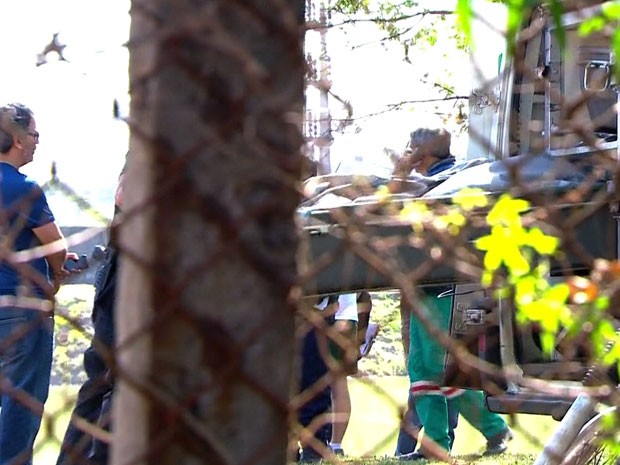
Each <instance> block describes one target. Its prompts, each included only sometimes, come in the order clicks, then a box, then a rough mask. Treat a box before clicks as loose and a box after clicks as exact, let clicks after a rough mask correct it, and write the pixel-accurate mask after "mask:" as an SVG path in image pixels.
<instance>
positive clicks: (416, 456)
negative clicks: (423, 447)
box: [398, 452, 426, 461]
mask: <svg viewBox="0 0 620 465" xmlns="http://www.w3.org/2000/svg"><path fill="white" fill-rule="evenodd" d="M398 460H402V461H413V460H426V456H425V455H424V454H423V453H422V452H410V453H408V454H403V455H399V456H398Z"/></svg>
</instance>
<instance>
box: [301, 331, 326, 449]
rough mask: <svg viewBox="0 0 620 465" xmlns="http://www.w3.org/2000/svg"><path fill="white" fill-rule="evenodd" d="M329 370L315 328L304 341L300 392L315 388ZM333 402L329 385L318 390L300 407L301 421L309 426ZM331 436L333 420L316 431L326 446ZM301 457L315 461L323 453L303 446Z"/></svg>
mask: <svg viewBox="0 0 620 465" xmlns="http://www.w3.org/2000/svg"><path fill="white" fill-rule="evenodd" d="M327 371H328V369H327V365H326V364H325V360H323V357H322V356H321V353H320V350H319V345H318V339H317V331H316V330H315V329H313V330H312V331H309V332H308V333H307V334H306V336H305V337H304V340H303V341H302V347H301V380H300V385H299V389H300V392H304V391H305V390H307V389H313V385H314V384H315V383H316V382H317V381H318V380H320V379H321V378H323V376H325V375H326V374H327ZM331 403H332V401H331V388H330V387H329V385H328V386H327V387H325V388H324V389H322V390H319V391H318V392H316V393H315V395H314V396H313V397H312V398H311V399H310V400H308V402H306V403H305V404H304V405H302V406H301V407H300V409H299V412H298V421H299V423H300V424H301V425H302V426H304V427H307V426H309V425H310V423H311V422H312V420H314V419H315V418H317V417H318V416H319V415H328V414H329V412H330V410H331ZM331 436H332V424H331V421H329V422H326V423H325V424H323V425H321V426H320V427H319V428H318V429H316V431H315V432H314V437H315V438H316V439H317V440H318V441H319V442H321V443H323V444H325V445H326V446H327V444H329V441H330V439H331ZM300 458H301V459H302V460H304V461H315V460H320V459H321V458H322V455H321V454H320V453H319V452H318V451H316V450H315V449H314V448H313V447H311V446H303V447H302V451H301V457H300Z"/></svg>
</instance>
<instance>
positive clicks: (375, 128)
mask: <svg viewBox="0 0 620 465" xmlns="http://www.w3.org/2000/svg"><path fill="white" fill-rule="evenodd" d="M454 3H455V0H433V1H432V2H431V1H429V2H428V4H429V8H431V7H432V8H434V9H440V8H441V9H450V8H453V7H454ZM129 8H130V1H129V0H114V1H110V0H89V1H85V0H19V1H17V0H10V1H9V0H3V1H1V2H0V17H2V19H3V27H1V28H0V41H1V42H0V43H1V44H2V47H0V59H1V63H2V71H3V72H2V78H1V81H0V101H1V102H14V101H19V102H22V103H24V104H26V105H28V106H29V107H31V108H32V109H33V111H34V112H35V117H36V120H37V126H38V130H39V132H40V133H41V139H40V143H39V146H38V148H37V152H36V154H35V160H34V162H33V163H31V164H30V165H29V166H27V167H26V168H25V171H26V172H27V173H28V174H30V175H31V176H33V177H34V178H35V179H36V180H37V181H39V182H40V183H43V182H45V181H47V180H48V179H49V177H50V166H51V163H52V162H53V161H55V162H56V163H57V167H58V176H59V177H60V179H61V180H62V181H64V182H66V183H67V184H69V185H70V186H71V187H72V188H74V189H75V190H76V191H77V192H78V194H80V195H81V196H84V197H85V198H87V199H88V200H89V201H90V202H91V203H93V204H94V206H95V207H96V208H97V209H99V210H101V211H104V212H109V211H110V205H111V203H112V194H113V190H114V187H115V183H116V178H117V175H118V173H119V171H120V168H121V167H122V164H123V162H124V156H125V153H126V152H127V146H128V129H127V126H126V124H125V123H124V122H123V121H122V120H118V119H114V117H113V102H114V100H115V99H116V100H117V101H118V102H119V103H120V110H121V113H122V114H123V115H126V114H127V112H128V108H129V103H128V102H129V98H128V93H127V88H128V50H127V48H126V46H125V44H126V42H127V40H128V37H129V26H130V17H129V14H128V12H129ZM332 20H333V22H335V23H337V22H338V18H332ZM54 33H58V34H59V36H58V38H59V40H60V42H61V43H62V44H64V45H66V48H65V49H64V55H65V57H66V58H67V60H68V61H58V59H57V56H56V54H54V53H51V54H49V55H48V62H47V63H46V64H43V65H41V66H37V55H38V54H40V53H41V52H42V50H43V48H44V47H45V45H46V44H48V43H49V42H50V40H51V39H52V36H53V34H54ZM384 35H385V32H379V31H378V29H377V28H376V26H375V25H373V24H371V23H368V22H366V23H360V24H356V25H355V27H348V28H346V29H344V30H338V29H331V30H330V31H329V33H328V35H327V53H328V55H329V56H330V58H331V64H332V69H331V78H332V82H333V91H334V92H335V93H336V94H337V95H339V96H340V97H342V98H343V99H345V100H347V101H349V102H351V104H352V107H353V111H354V115H353V116H354V118H355V121H354V124H352V125H350V126H348V127H347V128H346V129H345V131H343V132H336V133H334V142H333V144H332V146H331V148H330V156H331V158H332V163H331V166H332V170H333V171H338V172H362V173H367V174H371V173H372V174H378V175H387V174H388V173H389V171H390V170H391V167H392V166H391V163H390V161H389V159H388V158H387V157H386V156H385V154H384V151H383V149H384V147H390V148H394V149H397V150H401V149H402V148H403V147H404V144H405V142H406V140H407V137H408V134H409V132H410V131H412V130H413V129H415V128H416V127H417V126H420V125H424V124H435V125H436V124H442V123H445V124H447V125H448V127H449V129H450V130H452V132H453V134H454V136H455V137H454V139H453V153H454V154H455V155H457V156H459V155H464V154H465V152H466V150H467V149H466V144H467V137H466V134H461V135H460V136H459V135H458V125H456V124H455V123H454V120H453V119H450V118H448V119H446V117H447V115H449V113H450V112H452V113H456V106H455V102H454V101H451V102H447V103H444V104H432V103H431V104H423V103H411V104H408V105H406V106H405V107H404V109H403V110H400V111H387V112H386V111H385V110H386V108H387V106H389V105H391V104H395V103H400V102H410V101H415V100H420V99H432V98H439V97H441V96H442V95H443V94H441V93H440V92H439V91H438V89H437V87H436V86H433V83H434V82H436V81H438V80H439V81H441V82H449V83H454V84H455V89H454V90H455V93H456V94H457V95H464V96H467V95H469V92H470V90H471V69H472V67H471V65H470V63H469V59H468V58H467V56H466V54H465V53H462V52H461V53H459V52H456V51H455V48H454V42H453V40H452V38H451V37H450V36H451V35H452V34H451V31H450V29H449V28H448V26H446V30H445V31H439V33H438V41H437V43H436V44H435V45H434V46H427V47H425V48H421V49H417V48H416V49H412V50H411V52H410V58H411V59H410V62H409V63H407V62H405V60H404V59H403V49H402V46H401V45H399V44H397V43H388V44H387V45H386V44H382V43H381V42H380V39H381V38H382V37H383V36H384ZM313 40H314V41H315V43H316V36H314V37H312V34H311V33H309V34H308V41H309V43H310V46H312V45H311V43H312V41H313ZM481 42H482V44H483V45H484V42H485V41H481ZM486 42H490V41H486ZM491 42H492V41H491ZM477 56H479V57H484V56H486V55H485V54H484V53H483V52H481V53H477ZM489 56H490V62H491V63H494V62H496V61H497V59H496V57H495V56H494V55H493V54H491V55H489ZM461 102H462V103H463V104H464V108H465V111H466V110H467V101H466V100H464V101H461ZM310 103H312V102H310ZM330 106H331V109H332V113H333V115H334V117H335V118H338V117H339V116H343V111H342V106H341V104H340V103H338V102H337V101H336V100H334V99H330ZM56 215H57V216H59V217H61V216H62V212H60V211H56ZM60 219H61V222H62V218H60Z"/></svg>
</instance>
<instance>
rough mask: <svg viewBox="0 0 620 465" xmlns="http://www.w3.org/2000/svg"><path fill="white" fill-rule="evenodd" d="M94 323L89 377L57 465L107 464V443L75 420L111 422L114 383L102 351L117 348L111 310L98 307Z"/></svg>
mask: <svg viewBox="0 0 620 465" xmlns="http://www.w3.org/2000/svg"><path fill="white" fill-rule="evenodd" d="M94 325H95V335H94V337H93V343H92V345H91V346H90V347H89V348H88V349H86V351H85V352H84V370H85V371H86V377H87V379H86V381H85V382H84V384H83V385H82V387H81V388H80V390H79V392H78V397H77V401H76V405H75V408H74V410H73V413H72V415H71V422H70V423H69V426H68V427H67V431H66V433H65V436H64V439H63V441H62V445H61V448H60V455H59V456H58V460H57V462H56V464H57V465H105V464H107V449H108V447H107V444H104V443H101V442H99V441H94V440H93V437H92V436H90V435H89V434H86V433H85V432H84V431H82V430H81V429H80V428H79V427H78V426H77V425H76V424H75V422H74V419H76V418H81V419H83V420H85V421H87V422H88V423H90V424H97V425H100V426H101V425H102V424H104V423H105V424H106V425H109V422H108V421H106V419H107V418H109V409H110V399H111V395H112V387H113V386H112V384H111V380H110V378H109V373H108V371H109V367H108V364H107V363H106V362H105V359H104V356H103V351H109V350H111V349H110V348H111V347H114V316H113V313H112V309H111V308H105V307H101V308H99V309H98V310H97V312H96V314H95V321H94ZM106 399H107V402H106Z"/></svg>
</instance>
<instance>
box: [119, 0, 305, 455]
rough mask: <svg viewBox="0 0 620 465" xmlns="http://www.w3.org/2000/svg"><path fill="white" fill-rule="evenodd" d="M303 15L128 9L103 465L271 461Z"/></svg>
mask: <svg viewBox="0 0 620 465" xmlns="http://www.w3.org/2000/svg"><path fill="white" fill-rule="evenodd" d="M302 20H303V2H302V1H301V0H245V1H244V0H239V1H237V0H219V1H216V0H193V1H190V0H148V1H147V0H141V1H134V2H133V5H132V28H131V39H130V43H129V48H130V56H131V59H130V82H131V84H130V87H131V98H132V100H131V116H130V121H129V124H130V126H131V134H132V135H131V142H130V152H131V154H130V157H129V168H128V174H127V176H126V179H127V183H126V186H125V192H126V204H127V205H126V209H125V222H124V224H123V227H122V230H121V248H122V252H123V255H122V257H123V258H122V266H121V274H120V279H121V283H120V291H119V308H118V311H117V314H118V317H117V320H118V323H117V328H118V338H119V357H118V373H117V377H116V380H117V381H116V382H117V384H116V388H117V391H116V395H115V400H114V418H115V423H114V436H113V437H114V443H113V448H112V454H113V459H112V463H113V464H115V465H121V464H127V463H135V464H147V463H148V464H151V463H152V464H157V465H166V464H171V465H179V464H194V463H196V464H197V463H210V464H244V463H247V464H252V465H258V464H283V463H285V460H286V443H287V432H288V398H289V394H290V389H291V372H292V364H293V360H292V358H293V357H292V354H293V345H294V334H293V333H294V331H293V316H294V302H293V299H291V298H290V294H291V289H292V286H293V285H294V284H295V278H296V263H295V252H296V248H297V241H298V238H297V233H296V228H295V224H294V215H295V209H296V206H297V204H298V202H299V196H298V193H297V192H298V191H297V182H298V179H299V176H300V170H301V155H300V147H301V144H302V138H301V134H300V128H301V115H302V104H303V69H304V68H303V53H302V45H301V44H302V28H301V27H300V25H301V22H302Z"/></svg>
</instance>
